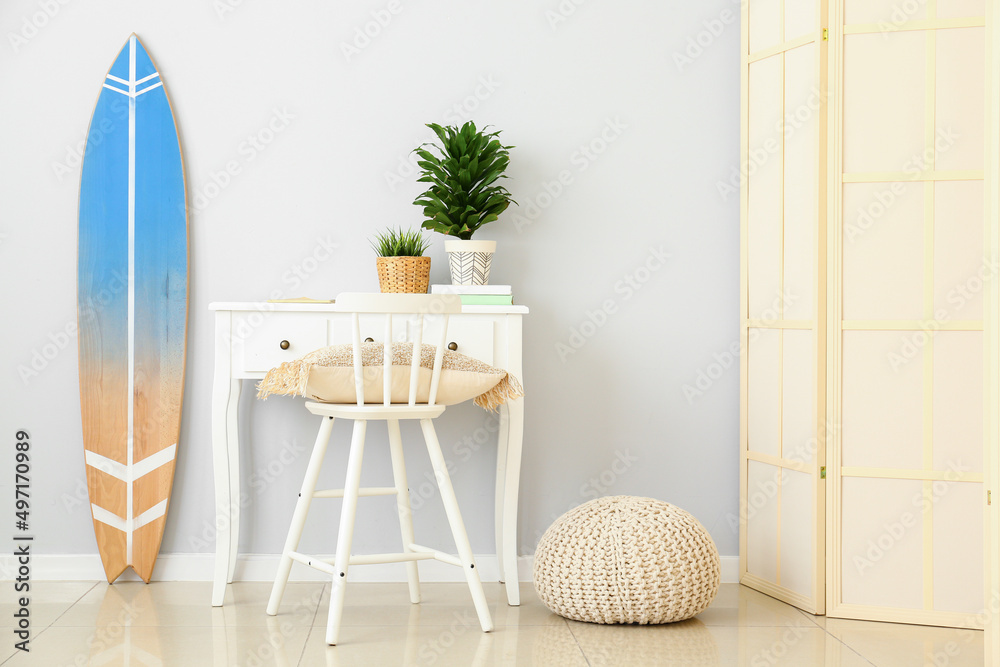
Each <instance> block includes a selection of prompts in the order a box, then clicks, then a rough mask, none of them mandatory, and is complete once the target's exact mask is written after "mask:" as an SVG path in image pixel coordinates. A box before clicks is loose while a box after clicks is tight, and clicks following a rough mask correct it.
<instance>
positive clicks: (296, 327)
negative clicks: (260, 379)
mask: <svg viewBox="0 0 1000 667" xmlns="http://www.w3.org/2000/svg"><path fill="white" fill-rule="evenodd" d="M234 324H235V325H236V326H235V327H234V331H241V330H245V331H248V333H247V334H246V336H244V338H243V369H244V370H246V371H249V372H252V373H256V372H261V371H266V370H269V369H271V368H274V367H275V366H277V365H279V364H281V363H283V362H286V361H292V360H293V359H298V358H299V357H301V356H303V355H305V354H308V353H309V352H312V351H313V350H316V349H319V348H321V347H325V346H326V344H327V342H326V341H327V322H326V319H325V318H323V317H316V316H315V315H306V314H299V313H281V314H272V315H271V316H269V317H265V318H264V321H263V322H261V323H259V324H257V326H256V327H250V326H249V322H248V323H247V326H245V327H241V326H240V323H239V322H238V321H237V322H234Z"/></svg>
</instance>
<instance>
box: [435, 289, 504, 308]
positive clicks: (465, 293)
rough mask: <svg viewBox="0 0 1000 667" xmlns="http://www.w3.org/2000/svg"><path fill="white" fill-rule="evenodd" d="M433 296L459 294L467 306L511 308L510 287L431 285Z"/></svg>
mask: <svg viewBox="0 0 1000 667" xmlns="http://www.w3.org/2000/svg"><path fill="white" fill-rule="evenodd" d="M431 294H458V295H459V296H460V297H462V304H463V305H466V306H509V305H511V304H512V303H514V297H513V296H512V292H511V289H510V285H431Z"/></svg>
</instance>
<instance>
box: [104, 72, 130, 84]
mask: <svg viewBox="0 0 1000 667" xmlns="http://www.w3.org/2000/svg"><path fill="white" fill-rule="evenodd" d="M108 78H109V79H111V80H112V81H115V82H117V83H124V84H125V85H126V86H127V85H128V81H126V80H125V79H119V78H118V77H117V76H115V75H114V74H109V75H108Z"/></svg>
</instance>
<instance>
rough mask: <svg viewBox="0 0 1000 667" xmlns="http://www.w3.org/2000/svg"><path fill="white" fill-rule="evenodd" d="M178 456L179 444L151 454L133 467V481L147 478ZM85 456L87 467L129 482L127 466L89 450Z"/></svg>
mask: <svg viewBox="0 0 1000 667" xmlns="http://www.w3.org/2000/svg"><path fill="white" fill-rule="evenodd" d="M176 454H177V443H174V444H172V445H170V446H169V447H164V448H163V449H161V450H160V451H158V452H156V453H155V454H150V455H149V456H147V457H146V458H144V459H143V460H141V461H139V462H137V463H134V464H133V465H132V480H133V481H134V480H137V479H139V478H140V477H145V476H146V475H148V474H149V473H151V472H153V471H154V470H156V469H157V468H160V467H162V466H165V465H166V464H168V463H170V462H171V461H173V460H174V456H175V455H176ZM84 456H85V458H86V461H87V465H89V466H90V467H91V468H96V469H97V470H100V471H101V472H103V473H107V474H109V475H111V476H112V477H114V478H116V479H120V480H121V481H123V482H126V481H128V480H127V479H126V478H127V477H128V469H127V468H126V466H125V465H123V464H121V463H119V462H118V461H115V460H114V459H109V458H108V457H106V456H102V455H100V454H98V453H97V452H92V451H90V450H89V449H88V450H85V451H84Z"/></svg>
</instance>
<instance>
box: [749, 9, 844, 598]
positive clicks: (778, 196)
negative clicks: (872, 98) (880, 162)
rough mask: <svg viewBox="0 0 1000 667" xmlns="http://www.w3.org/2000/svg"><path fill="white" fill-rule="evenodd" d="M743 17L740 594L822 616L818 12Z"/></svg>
mask: <svg viewBox="0 0 1000 667" xmlns="http://www.w3.org/2000/svg"><path fill="white" fill-rule="evenodd" d="M743 7H744V8H743V20H744V32H743V54H742V66H743V72H742V81H741V88H742V95H741V98H742V132H741V163H742V165H744V166H745V168H746V172H747V180H746V186H745V187H744V188H743V191H742V194H741V196H742V199H741V237H742V239H741V240H742V248H741V255H742V271H741V297H740V299H741V303H740V306H741V334H740V335H741V349H742V350H743V354H742V355H741V390H740V391H741V401H740V405H741V420H740V424H741V428H740V431H741V432H740V440H741V459H740V461H741V466H740V470H741V478H740V484H741V515H740V524H741V526H740V527H741V532H740V581H741V582H742V583H744V584H746V585H748V586H751V587H753V588H756V589H757V590H760V591H763V592H765V593H767V594H768V595H772V596H774V597H776V598H778V599H781V600H784V601H786V602H789V603H790V604H793V605H796V606H798V607H800V608H802V609H805V610H807V611H810V612H813V613H822V611H823V605H824V593H825V588H824V586H823V581H822V579H823V574H822V573H823V558H824V554H825V549H824V545H823V536H824V532H823V526H822V520H823V514H824V504H823V501H824V496H823V494H822V492H821V489H822V487H821V486H820V482H819V479H820V471H819V465H820V463H819V462H820V460H821V459H822V451H821V450H822V447H823V442H822V437H821V435H820V430H821V426H823V425H824V424H825V403H826V401H825V389H824V387H825V356H824V354H823V352H822V350H823V349H825V336H826V315H825V314H826V306H825V304H826V302H825V289H823V288H822V284H825V275H824V276H823V277H822V278H821V269H820V266H821V262H820V257H821V255H820V246H821V244H822V243H824V239H825V219H824V218H823V217H822V216H821V215H820V213H821V211H822V209H824V208H825V201H826V200H825V192H826V188H825V183H824V180H825V178H826V168H825V146H826V135H825V133H824V132H822V131H821V128H822V127H824V125H825V119H826V92H825V87H826V86H825V81H826V74H825V70H826V56H825V54H826V43H825V42H824V41H822V38H821V35H822V25H821V21H825V16H826V3H825V2H815V3H809V2H797V3H789V2H787V1H782V0H777V1H775V0H749V2H747V3H744V5H743Z"/></svg>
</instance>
